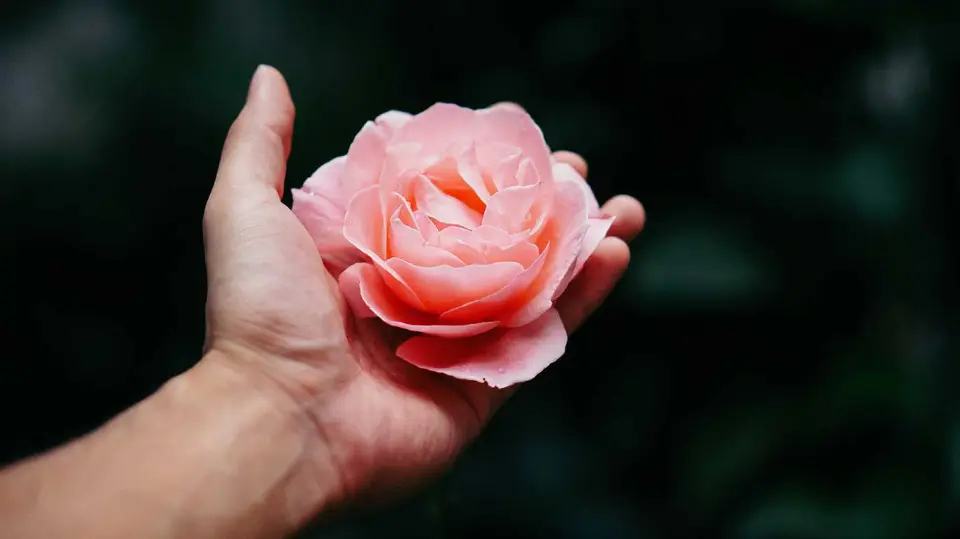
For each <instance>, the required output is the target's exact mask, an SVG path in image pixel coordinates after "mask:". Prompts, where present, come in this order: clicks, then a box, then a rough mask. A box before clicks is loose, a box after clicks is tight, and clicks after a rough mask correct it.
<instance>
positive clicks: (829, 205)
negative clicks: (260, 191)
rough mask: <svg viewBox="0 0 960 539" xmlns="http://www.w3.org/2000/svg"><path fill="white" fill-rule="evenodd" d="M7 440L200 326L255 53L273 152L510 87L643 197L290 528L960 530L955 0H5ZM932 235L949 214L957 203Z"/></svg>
mask: <svg viewBox="0 0 960 539" xmlns="http://www.w3.org/2000/svg"><path fill="white" fill-rule="evenodd" d="M0 16H2V19H0V180H2V184H0V188H2V196H0V215H2V219H3V224H2V229H3V230H4V232H3V234H2V239H0V242H2V243H0V249H2V251H0V252H2V253H3V256H4V263H3V265H2V276H3V279H2V283H3V284H2V286H0V290H2V292H0V294H2V296H0V305H2V306H3V312H4V319H3V330H2V331H0V335H2V341H0V343H2V350H3V352H4V357H3V359H2V360H0V386H2V387H0V395H2V397H3V399H2V400H3V406H2V407H0V420H2V422H0V452H2V457H3V458H4V459H5V460H11V459H14V458H18V457H22V456H25V455H27V454H30V453H33V452H37V451H40V450H43V449H45V448H48V447H51V446H52V445H55V444H58V443H61V442H63V441H65V440H67V439H68V438H70V437H73V436H76V435H79V434H81V433H83V432H85V431H87V430H88V429H90V428H93V427H94V426H96V425H97V424H99V423H100V422H102V421H104V420H105V419H107V418H108V417H110V416H111V415H112V414H114V413H116V412H118V411H119V410H121V409H122V408H124V407H125V406H127V405H129V404H131V403H133V402H135V401H136V400H138V399H140V398H142V397H143V396H145V395H146V394H148V393H149V392H150V391H152V390H153V389H154V388H155V387H157V386H158V385H159V384H160V383H161V382H162V381H163V380H165V379H166V378H168V377H169V376H171V375H174V374H175V373H177V372H179V371H181V370H183V369H184V368H186V367H187V366H189V365H190V364H192V363H193V362H194V361H196V360H197V359H198V357H199V354H200V346H201V342H202V335H203V300H204V269H203V257H202V240H201V235H200V226H199V225H200V216H201V213H202V210H203V205H204V202H205V199H206V195H207V193H208V190H209V188H210V186H211V183H212V181H213V176H214V172H215V170H216V166H217V160H218V155H219V147H220V144H221V142H222V138H223V136H224V134H225V132H226V129H227V127H228V125H229V123H230V122H231V120H232V117H233V115H234V114H236V112H237V111H238V109H239V107H240V105H241V102H242V99H243V95H244V93H245V89H246V88H245V87H246V83H247V80H248V77H249V76H250V75H251V74H252V72H253V69H254V67H255V66H256V65H257V64H258V63H260V62H268V63H272V64H274V65H276V66H277V67H279V68H280V69H281V70H282V71H283V72H284V73H285V74H286V76H287V78H288V80H289V82H290V85H291V87H292V91H293V95H294V98H295V100H296V103H297V107H298V123H297V130H296V136H295V141H294V149H293V154H292V156H291V159H290V167H289V183H290V184H296V183H298V182H300V181H302V179H304V178H306V177H307V176H308V175H309V174H310V173H311V172H312V170H313V169H314V168H315V167H317V166H319V165H320V164H321V163H323V162H324V161H326V160H327V159H329V158H331V157H333V156H335V155H338V154H340V153H342V152H343V151H344V150H345V149H346V147H347V145H348V144H349V142H350V140H351V138H352V136H353V135H354V134H355V132H356V131H357V130H358V129H359V127H360V126H361V125H362V123H363V122H364V121H365V120H367V119H370V118H372V117H373V116H375V115H376V114H378V113H380V112H382V111H384V110H387V109H389V108H397V109H404V110H408V111H413V112H415V111H419V110H422V109H423V108H425V107H426V106H428V105H430V104H431V103H433V102H435V101H452V102H457V103H461V104H464V105H469V106H484V105H487V104H490V103H492V102H495V101H499V100H512V101H517V102H519V103H521V104H523V105H524V106H526V107H527V108H528V109H529V110H530V112H531V113H532V114H533V115H534V117H535V118H536V119H537V120H538V121H539V122H540V123H541V125H542V127H543V129H544V132H545V133H546V135H547V138H548V141H549V142H550V143H551V145H552V146H553V147H555V148H569V149H573V150H576V151H579V152H581V153H583V154H584V155H585V156H586V157H587V158H588V159H589V161H590V166H591V173H590V176H591V178H590V179H591V182H592V184H593V185H594V188H595V190H596V191H597V193H598V195H599V196H600V197H601V198H606V197H608V196H610V195H612V194H614V193H617V192H626V193H630V194H632V195H634V196H637V197H638V198H640V199H641V200H643V201H644V203H645V204H646V207H647V209H648V214H649V226H648V229H647V230H646V231H645V233H644V234H643V236H642V237H641V238H640V239H639V240H638V241H637V242H636V244H635V246H634V250H633V253H634V261H633V264H632V267H631V268H630V270H629V273H628V275H627V276H626V278H625V280H624V282H623V284H622V286H621V287H620V288H619V289H618V290H617V292H616V293H615V294H614V295H613V297H612V298H611V299H610V301H609V303H608V304H607V305H606V307H605V308H604V309H603V310H602V311H601V312H600V313H598V315H597V316H596V317H595V318H594V319H593V321H592V322H590V323H589V324H588V325H587V326H586V327H584V328H583V330H582V331H581V332H580V333H578V334H577V336H576V338H575V339H573V341H572V342H571V345H570V349H569V354H568V356H567V357H566V358H565V359H564V360H563V361H561V362H560V363H558V364H557V365H556V366H554V367H551V368H550V369H549V370H548V371H547V372H546V373H545V374H544V375H543V376H542V377H540V378H539V379H537V380H536V381H535V382H533V383H531V384H529V386H528V387H525V388H524V389H523V390H522V391H521V392H520V393H519V394H518V395H517V396H516V397H515V398H514V399H513V400H512V401H511V402H510V404H509V406H507V407H506V408H505V409H504V410H503V411H502V413H501V414H500V415H499V416H498V418H497V419H496V420H495V421H494V423H493V425H491V427H490V429H489V431H488V432H487V433H486V435H485V436H484V437H483V438H482V439H481V440H480V441H479V442H478V443H477V444H476V445H475V446H474V447H473V448H472V449H471V450H470V451H469V452H468V453H467V455H466V456H465V457H464V458H463V460H462V461H461V462H460V463H459V464H458V465H457V467H456V468H455V469H454V470H453V471H452V472H451V474H450V475H449V476H448V477H446V478H445V479H444V480H443V481H441V482H439V483H438V484H436V485H434V486H432V487H431V488H429V489H428V490H427V491H426V492H424V493H422V494H421V495H419V496H417V497H415V498H413V499H411V500H409V501H407V502H406V503H404V504H401V505H398V506H394V507H391V508H388V509H383V510H378V511H377V512H375V513H374V514H365V515H358V516H357V517H355V518H350V519H346V520H344V521H340V522H336V523H332V524H325V525H323V526H317V527H316V529H313V530H307V531H305V532H304V534H303V537H332V538H353V537H366V536H370V537H380V536H387V535H389V536H391V537H397V536H400V537H408V536H409V537H463V538H470V537H491V536H495V537H550V538H556V539H561V538H586V537H591V538H593V537H597V538H611V539H618V538H639V537H650V538H661V537H662V538H699V537H725V538H732V539H779V538H784V539H794V538H796V539H899V538H904V539H913V538H923V537H948V536H955V535H952V534H960V526H958V520H957V518H956V517H955V516H954V515H957V514H958V512H957V511H958V510H960V408H958V397H957V395H958V394H960V382H958V376H960V369H958V367H957V362H956V359H957V357H956V355H955V354H954V355H951V352H952V351H953V352H955V351H956V335H957V331H958V329H960V328H958V319H957V314H956V312H955V310H953V309H952V308H951V307H953V306H955V305H956V303H957V299H958V298H957V292H956V287H955V286H951V285H953V284H954V282H955V281H956V280H957V277H958V275H960V274H958V270H960V267H958V264H957V256H956V252H957V251H956V249H955V247H954V246H955V244H956V242H957V236H956V231H957V230H960V227H958V226H957V215H958V214H957V212H956V211H954V208H955V207H956V202H957V197H958V189H957V186H958V185H960V184H958V181H960V180H958V178H960V176H958V172H960V170H958V166H957V165H958V163H957V159H956V148H957V145H958V144H960V136H958V135H960V133H958V130H960V123H958V120H960V117H958V106H957V102H958V99H960V4H957V3H955V2H953V3H948V2H943V3H940V4H935V3H930V2H907V1H902V2H895V1H886V2H876V1H870V2H868V1H865V0H860V1H835V2H826V1H819V2H818V1H813V0H803V1H801V0H781V1H778V2H745V1H737V2H708V1H702V2H666V1H651V2H617V1H614V0H600V1H596V0H594V1H589V2H588V1H587V0H576V1H573V0H561V1H558V2H553V3H550V4H543V5H530V6H528V7H525V6H523V5H519V4H517V3H516V2H486V3H481V4H477V3H469V2H445V1H440V0H430V1H427V2H419V3H407V2H396V1H392V0H367V1H365V2H357V3H348V2H308V1H306V0H294V1H290V2H272V1H269V0H231V1H227V0H208V1H196V0H191V1H186V0H174V1H165V2H119V1H114V2H109V1H106V0H104V1H79V0H78V1H72V2H70V1H61V2H55V1H45V2H34V3H27V2H21V3H19V4H18V5H16V6H5V7H3V8H2V11H0ZM951 231H952V232H951Z"/></svg>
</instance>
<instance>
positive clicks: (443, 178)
mask: <svg viewBox="0 0 960 539" xmlns="http://www.w3.org/2000/svg"><path fill="white" fill-rule="evenodd" d="M424 174H425V175H426V176H427V178H429V179H430V181H431V182H433V184H434V185H436V186H437V188H438V189H440V190H441V191H443V193H444V194H445V195H447V196H450V197H453V198H455V199H457V200H459V201H460V202H463V203H464V204H466V206H467V207H468V208H470V209H471V210H473V211H475V212H477V213H479V214H480V215H483V212H484V210H486V209H487V205H486V204H485V203H484V202H483V200H481V199H480V197H479V196H478V195H477V193H476V192H474V190H473V188H471V187H470V185H469V184H467V182H466V181H465V180H464V179H463V177H462V176H460V173H459V172H457V168H456V163H451V162H449V161H442V162H440V163H437V164H436V165H433V166H431V167H429V168H427V170H425V171H424Z"/></svg>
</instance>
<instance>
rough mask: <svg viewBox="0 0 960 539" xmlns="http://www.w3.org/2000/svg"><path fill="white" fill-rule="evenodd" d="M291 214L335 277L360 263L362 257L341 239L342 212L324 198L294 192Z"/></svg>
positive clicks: (298, 191)
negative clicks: (308, 235)
mask: <svg viewBox="0 0 960 539" xmlns="http://www.w3.org/2000/svg"><path fill="white" fill-rule="evenodd" d="M292 194H293V207H292V208H291V209H292V211H293V214H294V215H296V216H297V219H298V220H299V221H300V223H301V224H302V225H303V227H304V228H305V229H306V230H307V232H308V233H309V234H310V237H311V238H312V239H313V243H314V244H315V245H316V246H317V251H319V252H320V256H321V258H323V260H324V262H326V264H327V267H328V269H329V270H330V272H331V273H333V274H334V275H335V276H336V275H337V274H339V273H340V272H341V271H343V270H344V269H346V268H347V266H349V265H351V264H354V263H356V262H360V261H361V260H363V253H361V252H360V251H358V250H357V248H356V247H354V246H353V245H352V244H351V243H350V242H349V241H347V239H346V238H344V237H343V220H344V211H343V210H342V209H340V208H338V207H337V206H335V205H334V204H333V203H332V202H330V201H329V200H327V198H326V197H324V196H323V195H320V194H311V193H308V192H306V191H302V190H300V189H293V190H292Z"/></svg>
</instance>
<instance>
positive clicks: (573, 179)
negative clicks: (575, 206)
mask: <svg viewBox="0 0 960 539" xmlns="http://www.w3.org/2000/svg"><path fill="white" fill-rule="evenodd" d="M553 179H554V180H555V181H557V182H570V183H575V184H577V185H578V186H580V187H581V188H582V189H583V191H584V196H585V197H586V201H587V215H589V216H590V217H600V203H599V202H597V197H596V196H595V195H594V194H593V190H592V189H590V185H589V184H588V183H587V180H585V179H584V178H583V176H581V175H580V173H579V172H577V169H575V168H573V167H572V166H570V165H569V164H567V163H556V162H555V163H554V164H553Z"/></svg>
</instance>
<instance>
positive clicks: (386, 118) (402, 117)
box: [374, 110, 413, 137]
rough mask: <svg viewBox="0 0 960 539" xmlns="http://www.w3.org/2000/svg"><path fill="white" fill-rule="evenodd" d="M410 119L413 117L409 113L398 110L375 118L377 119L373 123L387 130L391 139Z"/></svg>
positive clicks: (389, 111)
mask: <svg viewBox="0 0 960 539" xmlns="http://www.w3.org/2000/svg"><path fill="white" fill-rule="evenodd" d="M411 118H413V115H411V114H409V113H406V112H401V111H399V110H388V111H387V112H384V113H383V114H381V115H380V116H377V119H376V120H374V121H375V122H376V123H377V125H382V126H384V127H386V128H387V129H388V130H389V136H390V137H392V136H393V135H394V134H396V132H397V131H398V130H399V129H400V128H401V127H403V126H404V125H405V124H406V123H407V122H409V121H410V119H411Z"/></svg>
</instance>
